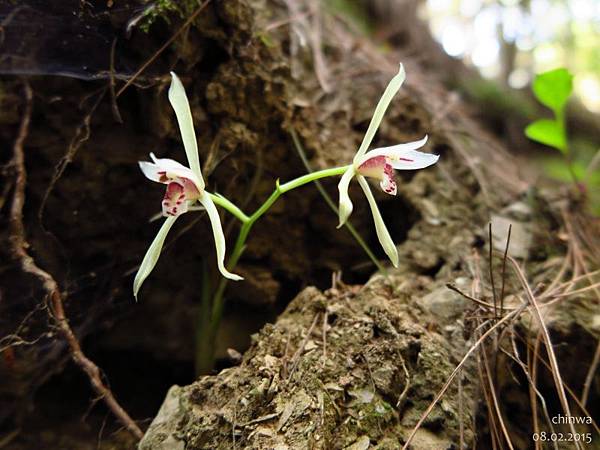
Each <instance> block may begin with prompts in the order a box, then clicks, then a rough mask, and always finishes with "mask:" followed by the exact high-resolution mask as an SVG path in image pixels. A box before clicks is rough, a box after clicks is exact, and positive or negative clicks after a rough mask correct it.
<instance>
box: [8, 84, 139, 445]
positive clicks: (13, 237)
mask: <svg viewBox="0 0 600 450" xmlns="http://www.w3.org/2000/svg"><path fill="white" fill-rule="evenodd" d="M32 98H33V93H32V90H31V87H30V86H29V84H25V111H24V113H23V119H22V121H21V125H20V127H19V131H18V135H17V139H16V140H15V143H14V147H13V151H14V156H13V165H14V168H15V171H16V177H15V188H14V196H13V201H12V205H11V210H10V238H9V243H10V247H11V251H12V254H13V257H14V258H15V259H16V260H17V261H19V263H20V266H21V269H22V270H23V271H24V272H26V273H29V274H31V275H33V276H35V277H37V278H38V279H39V280H40V281H41V283H42V285H43V287H44V290H45V291H46V295H47V302H48V304H49V306H50V310H51V315H52V318H53V319H54V320H55V322H56V324H57V326H58V328H59V330H60V332H61V334H62V335H63V337H64V338H65V340H66V342H67V344H68V345H69V349H70V351H71V356H72V358H73V361H75V363H76V364H77V365H78V366H79V367H80V368H81V369H82V370H83V371H84V372H85V373H86V374H87V376H88V378H89V380H90V384H91V385H92V387H93V388H94V390H95V391H96V393H97V394H98V395H99V396H100V398H102V399H103V400H104V402H105V403H106V405H107V406H108V408H109V409H110V410H111V411H112V412H113V414H114V415H115V416H116V417H117V419H119V421H120V422H121V423H122V424H123V425H124V426H125V427H126V428H127V430H129V431H130V432H131V433H132V434H133V435H134V436H135V437H136V438H138V439H141V438H142V436H143V433H142V430H141V429H140V428H139V427H138V426H137V424H136V423H135V422H134V421H133V420H132V419H131V417H129V415H128V414H127V412H126V411H125V410H124V409H123V408H122V407H121V406H120V405H119V403H118V402H117V400H116V399H115V397H114V395H113V393H112V391H111V390H110V389H109V388H108V387H107V386H106V384H105V383H104V382H103V381H102V377H101V372H100V369H99V368H98V366H96V364H94V362H93V361H91V360H90V359H89V358H87V357H86V356H85V354H84V353H83V351H82V350H81V346H80V345H79V341H78V340H77V337H76V336H75V334H74V333H73V330H72V329H71V327H70V325H69V322H68V319H67V317H66V314H65V311H64V307H63V299H62V296H61V293H60V289H59V287H58V284H57V283H56V281H55V280H54V278H53V277H52V275H50V274H49V273H48V272H46V271H45V270H43V269H41V268H40V267H38V266H37V264H36V263H35V261H34V259H33V258H32V257H31V256H30V255H29V254H28V253H27V250H26V249H27V248H28V247H29V244H28V242H27V239H26V234H25V227H24V225H23V206H24V204H25V186H26V183H27V173H26V171H25V154H24V151H23V143H24V141H25V138H26V137H27V134H28V131H29V124H30V120H31V110H32Z"/></svg>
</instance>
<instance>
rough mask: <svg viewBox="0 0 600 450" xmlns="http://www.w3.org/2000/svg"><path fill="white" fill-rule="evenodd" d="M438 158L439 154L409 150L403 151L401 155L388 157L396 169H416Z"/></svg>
mask: <svg viewBox="0 0 600 450" xmlns="http://www.w3.org/2000/svg"><path fill="white" fill-rule="evenodd" d="M438 159H440V156H439V155H432V154H431V153H423V152H418V151H416V150H409V151H403V152H402V155H401V156H398V157H395V158H394V157H390V158H389V161H390V164H391V165H392V167H393V168H394V169H396V170H417V169H424V168H425V167H429V166H431V165H433V164H435V163H436V162H438Z"/></svg>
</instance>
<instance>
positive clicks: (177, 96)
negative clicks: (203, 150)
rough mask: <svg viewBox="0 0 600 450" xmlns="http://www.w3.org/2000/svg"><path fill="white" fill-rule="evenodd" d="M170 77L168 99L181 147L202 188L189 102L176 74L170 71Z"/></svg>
mask: <svg viewBox="0 0 600 450" xmlns="http://www.w3.org/2000/svg"><path fill="white" fill-rule="evenodd" d="M171 77H172V80H171V87H170V88H169V101H170V102H171V106H173V109H174V110H175V115H176V116H177V122H178V123H179V130H180V131H181V140H182V141H183V147H184V148H185V153H186V155H187V159H188V162H189V163H190V168H191V169H192V171H193V172H194V173H195V174H196V177H197V178H198V180H199V182H200V185H199V187H200V189H204V180H203V178H202V171H201V170H200V157H199V156H198V143H197V142H196V133H195V132H194V121H193V120H192V112H191V110H190V104H189V102H188V99H187V96H186V95H185V89H184V88H183V84H181V81H180V80H179V78H178V77H177V75H175V73H173V72H171Z"/></svg>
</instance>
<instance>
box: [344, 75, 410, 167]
mask: <svg viewBox="0 0 600 450" xmlns="http://www.w3.org/2000/svg"><path fill="white" fill-rule="evenodd" d="M405 79H406V72H405V71H404V66H403V65H402V64H400V69H399V70H398V73H397V74H396V76H394V78H392V79H391V80H390V82H389V83H388V85H387V87H386V88H385V91H384V92H383V95H382V96H381V98H380V99H379V103H377V107H376V108H375V112H374V113H373V117H372V118H371V123H369V128H367V132H366V133H365V137H364V138H363V141H362V143H361V144H360V148H359V149H358V152H356V156H354V161H355V162H356V161H358V159H360V158H361V157H362V156H363V155H364V154H365V153H366V152H367V150H368V148H369V146H370V145H371V142H373V138H374V137H375V133H376V132H377V129H378V128H379V125H380V124H381V121H382V120H383V116H384V114H385V111H386V110H387V108H388V106H389V105H390V102H391V101H392V98H394V96H395V95H396V93H397V92H398V91H399V90H400V86H402V83H404V80H405Z"/></svg>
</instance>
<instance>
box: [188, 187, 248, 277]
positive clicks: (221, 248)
mask: <svg viewBox="0 0 600 450" xmlns="http://www.w3.org/2000/svg"><path fill="white" fill-rule="evenodd" d="M199 200H200V203H202V206H204V208H205V209H206V213H207V214H208V218H209V219H210V225H211V227H212V232H213V236H214V239H215V248H216V250H217V265H218V266H219V271H220V272H221V274H222V275H223V276H224V277H225V278H229V279H230V280H235V281H239V280H243V278H242V277H240V276H239V275H236V274H234V273H231V272H229V271H228V270H227V269H226V268H225V263H224V261H225V236H224V234H223V228H222V227H221V218H220V217H219V211H217V207H216V206H215V204H214V202H213V200H212V199H211V198H210V195H208V194H207V193H206V192H203V193H202V196H201V197H200V198H199Z"/></svg>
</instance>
